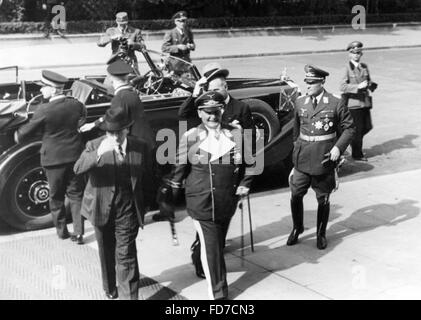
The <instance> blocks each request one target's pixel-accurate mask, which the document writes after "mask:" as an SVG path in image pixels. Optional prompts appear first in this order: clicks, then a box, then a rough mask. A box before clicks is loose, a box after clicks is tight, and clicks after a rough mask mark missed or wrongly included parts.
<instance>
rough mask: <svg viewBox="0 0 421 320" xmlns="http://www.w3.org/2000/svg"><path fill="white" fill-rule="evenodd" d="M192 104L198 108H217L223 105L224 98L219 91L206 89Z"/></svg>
mask: <svg viewBox="0 0 421 320" xmlns="http://www.w3.org/2000/svg"><path fill="white" fill-rule="evenodd" d="M194 104H195V105H196V107H197V109H198V110H203V109H205V111H206V110H217V109H221V108H222V107H224V106H225V99H224V96H223V95H222V94H220V93H219V92H216V91H208V92H205V93H204V94H202V95H201V96H199V97H198V98H197V99H196V101H195V103H194Z"/></svg>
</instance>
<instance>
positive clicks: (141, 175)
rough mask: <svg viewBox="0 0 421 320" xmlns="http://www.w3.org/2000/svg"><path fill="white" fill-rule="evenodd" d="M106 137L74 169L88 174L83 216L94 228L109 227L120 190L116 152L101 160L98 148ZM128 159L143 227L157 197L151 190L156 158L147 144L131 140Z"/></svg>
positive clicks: (88, 147)
mask: <svg viewBox="0 0 421 320" xmlns="http://www.w3.org/2000/svg"><path fill="white" fill-rule="evenodd" d="M104 138H105V136H102V137H99V138H97V139H95V140H92V141H89V142H88V143H87V144H86V148H85V150H84V151H83V152H82V154H81V156H80V158H79V160H77V162H76V163H75V165H74V172H75V173H76V174H84V173H88V182H87V185H86V188H85V192H84V195H83V200H82V208H81V214H82V215H83V216H84V217H85V218H87V219H88V220H89V221H90V222H91V223H92V224H93V225H94V226H103V225H105V224H106V223H107V221H108V219H109V217H110V212H111V207H112V201H113V199H114V193H115V190H116V186H115V185H116V177H115V173H116V171H115V161H116V159H115V157H114V152H106V153H104V154H103V155H102V156H101V157H100V158H99V160H98V155H97V152H98V147H99V145H100V144H101V141H102V140H103V139H104ZM126 157H128V161H129V167H130V179H131V185H132V188H133V200H134V203H135V206H136V214H137V218H138V220H139V224H140V226H143V217H144V215H145V212H146V207H147V205H148V204H150V203H149V202H150V201H151V200H150V199H153V196H152V195H151V194H150V190H149V189H148V186H149V185H150V184H151V182H152V177H153V176H152V170H153V169H152V155H151V153H150V149H149V147H148V146H147V144H146V143H144V142H143V141H141V140H139V139H136V138H135V137H130V136H128V137H127V147H126Z"/></svg>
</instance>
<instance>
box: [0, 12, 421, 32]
mask: <svg viewBox="0 0 421 320" xmlns="http://www.w3.org/2000/svg"><path fill="white" fill-rule="evenodd" d="M352 18H353V16H351V15H323V16H315V15H311V16H296V17H291V16H289V17H246V18H236V17H221V18H201V19H190V20H189V24H190V26H191V27H192V28H193V29H223V28H246V27H280V26H309V25H344V24H351V21H352ZM380 22H421V13H419V12H418V13H404V14H383V15H378V16H377V15H369V16H368V17H367V23H380ZM130 23H131V25H132V26H135V27H137V28H140V29H142V30H165V29H170V28H172V27H173V26H174V24H173V21H172V20H133V21H131V22H130ZM114 24H115V22H114V21H69V22H68V23H67V29H66V31H67V32H68V33H97V32H103V31H105V30H106V28H108V27H110V26H113V25H114ZM42 28H43V23H42V22H3V23H0V34H8V33H39V32H42Z"/></svg>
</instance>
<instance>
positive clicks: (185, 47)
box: [161, 11, 196, 67]
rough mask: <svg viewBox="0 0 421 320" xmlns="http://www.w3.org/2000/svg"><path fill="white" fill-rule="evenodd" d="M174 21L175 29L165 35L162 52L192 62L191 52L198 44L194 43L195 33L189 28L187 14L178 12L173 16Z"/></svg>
mask: <svg viewBox="0 0 421 320" xmlns="http://www.w3.org/2000/svg"><path fill="white" fill-rule="evenodd" d="M172 20H173V21H174V24H175V28H173V29H171V30H169V31H168V32H167V33H166V34H165V36H164V42H163V44H162V47H161V50H162V52H167V53H169V54H170V55H172V56H174V57H177V58H180V59H183V60H185V61H188V62H190V61H191V59H190V51H193V50H195V49H196V44H195V43H194V39H193V32H192V31H191V30H190V28H189V27H188V26H187V12H186V11H178V12H177V13H175V14H174V15H173V16H172ZM176 66H177V65H175V66H173V67H176Z"/></svg>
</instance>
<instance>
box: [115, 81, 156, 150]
mask: <svg viewBox="0 0 421 320" xmlns="http://www.w3.org/2000/svg"><path fill="white" fill-rule="evenodd" d="M116 107H123V108H124V109H125V110H126V112H128V114H129V117H130V119H132V120H134V123H133V125H132V126H131V127H130V134H131V135H132V136H135V137H137V138H140V139H142V140H145V141H146V142H147V143H148V145H149V146H150V147H151V149H153V147H154V144H155V140H154V137H153V134H152V129H151V128H150V126H149V123H148V122H147V120H146V116H145V111H144V107H143V103H142V100H140V98H139V95H138V93H137V92H136V90H135V89H134V88H133V87H132V86H130V85H127V86H123V87H120V88H117V90H116V92H115V95H114V97H113V98H112V100H111V108H116Z"/></svg>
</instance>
